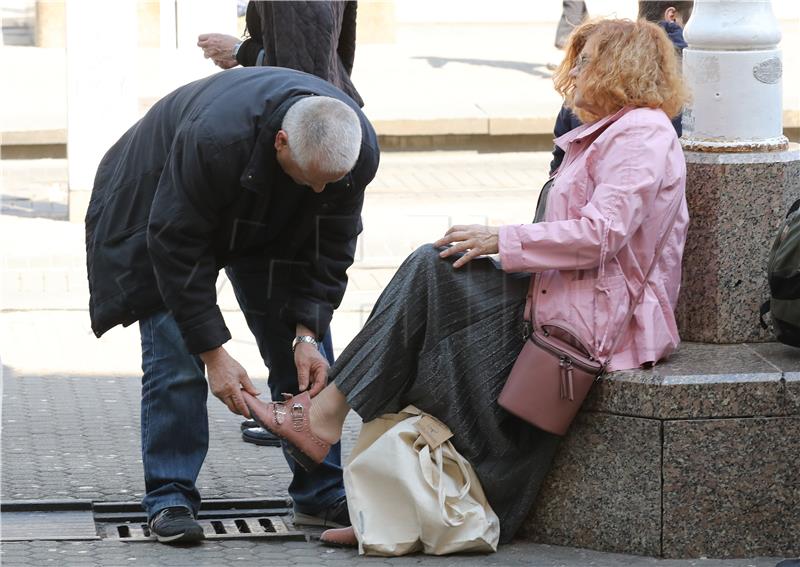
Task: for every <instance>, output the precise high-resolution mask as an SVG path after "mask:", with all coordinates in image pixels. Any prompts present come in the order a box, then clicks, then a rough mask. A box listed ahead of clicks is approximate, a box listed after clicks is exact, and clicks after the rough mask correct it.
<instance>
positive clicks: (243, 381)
mask: <svg viewBox="0 0 800 567" xmlns="http://www.w3.org/2000/svg"><path fill="white" fill-rule="evenodd" d="M200 359H201V360H202V361H203V363H204V364H205V365H206V369H207V372H208V386H209V388H210V389H211V393H212V394H214V395H215V396H216V397H218V398H219V399H220V400H222V403H223V404H225V405H226V406H228V409H229V410H231V411H232V412H233V413H236V414H239V415H243V416H244V417H247V418H249V417H250V412H249V411H248V409H247V405H246V404H245V403H244V399H243V398H242V394H241V390H245V391H246V392H247V393H248V394H252V395H253V396H258V395H259V394H260V392H259V391H258V390H256V387H255V386H253V383H252V382H251V381H250V377H249V376H248V375H247V371H246V370H245V369H244V368H242V365H241V364H239V363H238V362H236V360H235V359H234V358H233V357H232V356H231V355H229V354H228V352H227V351H226V350H225V349H224V348H222V347H217V348H215V349H213V350H209V351H206V352H203V353H200Z"/></svg>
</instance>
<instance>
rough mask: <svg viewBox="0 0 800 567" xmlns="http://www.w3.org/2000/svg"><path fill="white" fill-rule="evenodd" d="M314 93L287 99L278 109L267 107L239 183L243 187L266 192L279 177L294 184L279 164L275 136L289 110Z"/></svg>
mask: <svg viewBox="0 0 800 567" xmlns="http://www.w3.org/2000/svg"><path fill="white" fill-rule="evenodd" d="M312 94H313V93H303V94H300V95H295V96H292V97H289V98H287V99H286V100H285V101H283V102H282V103H281V104H280V105H279V106H278V108H273V107H272V106H267V108H265V109H264V113H263V114H262V115H261V120H260V121H259V122H260V124H262V126H261V130H260V131H259V133H258V138H257V139H256V144H255V146H254V147H253V152H252V153H251V154H250V159H249V161H248V162H247V167H245V168H244V171H243V172H242V175H241V177H240V178H239V182H240V183H241V184H242V187H244V188H245V189H249V190H251V191H256V192H259V193H263V192H265V191H266V190H267V189H268V187H269V186H270V185H271V184H272V183H273V182H274V181H275V180H276V178H277V176H283V177H285V178H286V179H287V180H288V181H289V183H294V182H293V181H292V180H291V178H290V177H289V176H288V175H286V174H285V173H284V172H283V170H282V169H281V167H280V165H279V164H278V160H277V157H276V153H275V143H274V142H275V135H276V134H277V133H278V130H280V128H281V124H282V123H283V117H284V116H285V115H286V112H287V111H288V110H289V108H290V107H291V106H292V105H293V104H294V103H296V102H297V101H299V100H300V99H301V98H304V97H306V96H311V95H312Z"/></svg>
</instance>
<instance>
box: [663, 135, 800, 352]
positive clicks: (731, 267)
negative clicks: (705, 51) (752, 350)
mask: <svg viewBox="0 0 800 567" xmlns="http://www.w3.org/2000/svg"><path fill="white" fill-rule="evenodd" d="M686 166H687V176H686V177H687V181H686V198H687V201H688V204H689V215H690V218H691V222H690V225H689V234H688V236H687V241H686V247H685V250H684V256H683V282H682V287H681V294H680V299H679V301H678V309H677V319H678V328H679V330H680V335H681V338H683V339H684V340H687V341H698V342H710V343H718V344H719V343H739V342H758V341H769V340H774V338H773V335H772V333H771V331H765V330H763V329H762V328H761V327H760V325H759V323H758V314H759V307H760V306H761V304H762V303H763V302H764V301H765V300H767V299H768V298H769V287H768V285H767V257H768V256H769V251H770V249H771V248H772V243H773V241H774V239H775V235H776V233H777V230H778V227H779V226H780V223H781V222H782V221H783V219H784V217H785V216H786V212H787V211H788V209H789V205H791V203H792V202H794V201H795V200H796V199H798V198H800V152H798V151H797V149H796V145H794V146H793V148H792V149H790V151H785V152H771V153H747V154H744V153H743V154H711V153H698V152H686Z"/></svg>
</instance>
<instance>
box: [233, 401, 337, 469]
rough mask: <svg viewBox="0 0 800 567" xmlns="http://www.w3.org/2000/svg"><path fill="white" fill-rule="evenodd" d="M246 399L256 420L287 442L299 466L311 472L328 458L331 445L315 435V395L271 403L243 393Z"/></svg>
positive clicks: (289, 450) (287, 447) (287, 448)
mask: <svg viewBox="0 0 800 567" xmlns="http://www.w3.org/2000/svg"><path fill="white" fill-rule="evenodd" d="M242 396H244V402H245V404H247V408H248V409H249V410H250V415H251V416H252V417H253V419H255V420H256V421H257V422H258V424H259V425H260V426H261V427H263V428H264V429H267V430H269V431H271V432H272V433H274V434H275V435H277V436H278V437H280V438H281V439H283V440H284V441H286V452H287V453H289V454H290V455H291V456H292V458H293V459H294V460H295V461H296V462H297V464H298V465H300V466H301V467H303V468H304V469H306V470H307V471H310V470H312V469H313V468H314V467H316V466H317V465H319V464H320V463H321V462H322V461H323V460H324V459H325V457H326V456H327V455H328V451H330V450H331V445H330V443H326V442H325V441H323V440H322V439H320V438H319V437H317V436H316V435H314V434H313V433H311V422H310V421H309V420H310V418H311V414H310V410H311V396H310V395H309V393H308V392H303V393H302V394H298V395H296V396H292V395H290V394H284V395H283V396H284V398H286V399H285V400H284V401H282V402H270V403H268V404H267V403H264V402H262V401H261V400H259V399H258V398H255V397H253V396H251V395H250V394H248V393H247V392H245V391H242Z"/></svg>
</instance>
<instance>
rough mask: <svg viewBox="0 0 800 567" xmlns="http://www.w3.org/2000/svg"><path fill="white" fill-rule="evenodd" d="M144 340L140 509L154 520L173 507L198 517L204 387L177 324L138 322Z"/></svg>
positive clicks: (159, 316) (156, 319)
mask: <svg viewBox="0 0 800 567" xmlns="http://www.w3.org/2000/svg"><path fill="white" fill-rule="evenodd" d="M139 329H140V332H141V337H142V371H143V376H142V407H141V412H142V414H141V429H142V431H141V433H142V464H143V466H144V479H145V492H146V493H145V496H144V499H143V500H142V506H143V507H144V509H145V510H146V512H147V516H148V518H149V519H152V518H153V516H155V515H156V514H157V513H158V512H159V511H161V510H163V509H164V508H169V507H172V506H186V507H188V508H189V509H190V510H191V511H192V513H193V514H194V515H195V516H196V515H197V511H198V510H199V508H200V493H199V491H198V490H197V487H196V486H195V481H196V480H197V475H198V474H199V473H200V468H201V467H202V465H203V460H204V459H205V456H206V453H207V452H208V415H207V410H206V400H207V396H208V386H207V383H206V380H205V375H204V367H203V364H202V362H201V361H200V359H199V358H198V357H197V356H193V355H191V354H189V352H188V351H187V350H186V346H185V344H184V342H183V337H182V336H181V334H180V331H179V329H178V325H177V323H175V320H174V319H173V318H172V316H171V315H169V313H167V312H166V311H162V312H159V313H156V314H155V315H152V316H150V317H147V318H145V319H142V320H141V321H140V322H139Z"/></svg>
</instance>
